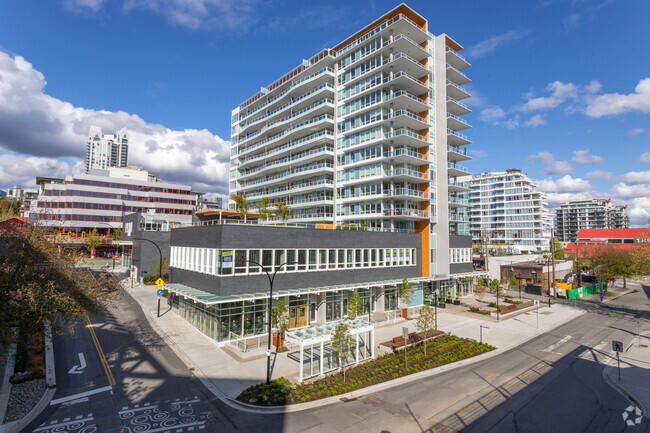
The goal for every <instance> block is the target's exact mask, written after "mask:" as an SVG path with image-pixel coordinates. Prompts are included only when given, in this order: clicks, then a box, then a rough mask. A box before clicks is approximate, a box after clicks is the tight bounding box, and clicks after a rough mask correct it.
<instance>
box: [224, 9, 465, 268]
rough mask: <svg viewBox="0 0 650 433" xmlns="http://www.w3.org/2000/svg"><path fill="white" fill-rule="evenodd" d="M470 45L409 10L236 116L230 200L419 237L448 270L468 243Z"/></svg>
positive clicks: (259, 96)
mask: <svg viewBox="0 0 650 433" xmlns="http://www.w3.org/2000/svg"><path fill="white" fill-rule="evenodd" d="M461 49H462V47H461V46H460V45H459V44H458V43H457V42H455V41H454V40H453V39H452V38H450V37H449V36H448V35H445V34H442V35H438V36H435V35H433V34H432V33H430V32H429V31H428V29H427V21H426V19H424V18H423V17H422V16H420V15H419V14H417V13H416V12H415V11H413V10H412V9H410V8H408V7H407V6H406V5H400V6H398V7H397V8H395V9H393V10H392V11H391V12H389V13H388V14H386V15H384V16H382V17H380V18H379V19H377V20H376V21H374V22H373V23H371V24H370V25H368V26H366V27H365V28H363V29H361V30H360V31H359V32H357V33H355V34H353V35H351V36H350V37H348V38H347V39H345V40H344V41H343V42H341V43H340V44H338V45H336V46H335V47H334V48H332V49H325V50H323V51H321V52H320V53H318V54H317V55H315V56H313V57H311V58H310V59H309V60H304V61H303V62H302V63H301V64H300V65H299V66H298V67H296V68H295V69H293V70H292V71H290V72H289V73H287V74H286V75H284V76H283V77H281V78H279V79H278V80H276V81H275V82H273V83H271V84H270V85H268V86H266V87H264V88H263V89H262V90H261V91H260V92H258V93H256V94H255V95H253V96H252V97H251V98H249V99H247V100H246V101H244V102H243V103H242V104H240V105H239V106H238V107H237V108H236V109H235V110H233V112H232V134H231V144H232V148H231V155H232V156H231V171H230V192H231V194H239V193H241V194H246V198H247V200H248V202H249V203H251V204H253V205H254V204H256V203H257V202H259V201H260V200H262V199H263V198H264V197H268V198H269V201H270V203H271V205H274V204H276V203H278V202H280V201H281V202H283V203H285V204H287V205H289V207H290V209H291V210H292V212H293V216H292V217H291V219H289V222H295V223H330V224H334V225H337V226H338V225H355V226H363V227H366V228H369V229H382V230H386V229H389V230H405V231H417V232H419V233H421V235H422V236H423V237H424V236H428V237H430V240H429V241H428V242H429V244H430V245H431V248H428V250H432V251H435V252H436V254H438V256H437V257H432V256H430V255H429V254H426V255H425V260H426V261H428V262H429V263H430V264H431V267H432V268H433V269H434V270H433V273H437V271H435V267H436V264H437V263H442V262H447V261H448V254H447V250H448V241H447V239H448V236H449V233H450V231H451V232H452V233H454V234H459V235H469V225H468V222H469V221H468V220H467V216H466V214H465V213H464V212H462V211H459V209H463V208H466V207H467V206H468V204H467V202H466V201H465V200H464V199H462V198H461V197H460V195H459V194H460V193H462V192H465V191H468V190H467V188H466V187H465V186H464V185H462V183H460V182H457V179H458V177H462V176H466V175H468V174H469V171H468V170H467V168H465V167H464V166H462V165H460V164H459V162H461V161H463V160H468V159H470V157H468V156H467V152H466V148H465V146H466V145H468V144H470V143H471V141H470V140H469V139H468V138H467V137H466V136H465V135H463V134H462V133H461V132H460V131H462V130H464V129H467V128H470V125H469V124H468V123H467V122H466V121H465V120H463V119H462V117H461V116H462V115H463V114H466V113H469V112H470V110H469V109H468V108H467V107H466V106H465V105H464V104H463V103H462V102H461V100H463V99H465V98H468V97H469V96H470V95H469V93H468V92H467V90H465V89H464V88H463V84H465V83H468V82H469V81H470V80H469V78H468V77H467V76H466V75H465V73H464V72H461V70H463V69H465V68H467V67H469V66H470V64H469V62H467V60H465V59H464V58H463V57H462V56H461V55H460V54H459V53H458V51H459V50H461ZM434 58H435V59H436V61H435V62H434ZM230 206H231V208H232V207H233V206H234V203H233V202H232V201H231V203H230ZM443 272H444V271H443Z"/></svg>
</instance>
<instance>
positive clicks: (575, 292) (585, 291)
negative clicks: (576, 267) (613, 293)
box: [556, 281, 605, 299]
mask: <svg viewBox="0 0 650 433" xmlns="http://www.w3.org/2000/svg"><path fill="white" fill-rule="evenodd" d="M560 286H561V285H560V284H558V285H557V290H556V292H557V296H558V297H559V298H566V299H580V298H584V297H585V296H589V295H592V294H594V293H602V292H603V289H604V287H605V283H604V282H602V281H601V282H599V283H594V284H589V285H588V286H582V287H578V288H576V289H563V288H562V287H560Z"/></svg>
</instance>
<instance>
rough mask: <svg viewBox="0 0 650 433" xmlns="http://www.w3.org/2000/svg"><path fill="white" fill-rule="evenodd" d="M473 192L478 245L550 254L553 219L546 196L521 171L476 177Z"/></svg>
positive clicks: (472, 216) (473, 225)
mask: <svg viewBox="0 0 650 433" xmlns="http://www.w3.org/2000/svg"><path fill="white" fill-rule="evenodd" d="M470 189H471V192H470V194H469V196H470V205H471V210H470V221H471V230H472V238H473V240H474V242H485V241H487V242H489V243H490V244H504V245H508V246H510V247H511V248H512V249H513V250H514V251H513V252H514V253H519V252H532V251H548V249H549V245H550V244H549V242H550V239H551V224H552V216H551V214H550V212H549V210H548V208H547V203H546V201H545V200H546V196H545V195H544V193H542V192H540V191H538V190H537V185H536V184H535V183H533V181H532V180H531V179H530V178H529V177H528V176H526V175H525V174H524V173H522V172H521V170H516V169H512V170H506V171H502V172H488V173H483V174H479V175H476V176H473V177H472V179H471V184H470Z"/></svg>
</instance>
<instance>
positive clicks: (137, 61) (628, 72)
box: [0, 0, 650, 225]
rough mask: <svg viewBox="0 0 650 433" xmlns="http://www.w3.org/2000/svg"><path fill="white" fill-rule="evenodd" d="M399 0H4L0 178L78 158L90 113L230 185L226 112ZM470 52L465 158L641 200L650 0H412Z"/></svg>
mask: <svg viewBox="0 0 650 433" xmlns="http://www.w3.org/2000/svg"><path fill="white" fill-rule="evenodd" d="M397 4H399V3H397V2H388V1H378V2H372V3H370V2H366V1H363V2H354V1H328V2H316V1H314V2H304V1H277V2H269V1H264V2H263V1H257V0H243V1H242V0H240V1H237V2H234V1H232V2H231V1H224V0H55V1H47V2H43V1H35V0H34V1H33V0H4V1H2V2H0V17H1V18H0V23H1V25H0V188H2V187H7V186H11V185H13V184H23V185H24V186H26V187H30V186H33V179H34V177H35V176H37V175H50V176H62V175H64V174H66V173H69V172H71V171H81V170H82V162H83V157H84V154H85V144H84V141H85V137H86V135H87V132H88V127H89V126H90V124H91V123H94V124H99V125H100V126H102V127H103V128H104V129H105V130H107V131H113V130H118V129H121V128H122V127H126V128H127V129H129V130H130V131H132V140H131V148H130V162H132V163H137V164H141V165H144V166H145V167H146V168H148V169H149V170H150V171H152V172H154V173H156V174H159V175H160V176H162V177H163V178H164V179H165V180H168V181H176V182H184V183H189V184H192V185H193V186H195V188H197V189H198V190H201V191H205V192H213V193H217V194H221V195H224V194H226V193H227V182H226V180H227V175H228V154H229V148H228V146H229V143H228V140H229V135H230V112H231V110H232V109H233V108H234V107H236V106H237V105H238V104H239V103H241V102H242V101H243V100H245V99H246V98H248V97H249V96H251V95H252V94H253V93H255V92H256V91H258V90H259V88H260V87H261V86H263V85H266V84H269V83H270V82H272V81H273V80H275V79H276V78H278V77H279V76H281V75H282V74H284V73H286V72H287V71H289V70H290V69H292V68H293V67H295V66H297V65H298V64H299V63H300V62H301V60H302V59H303V58H308V57H310V56H312V55H314V54H315V53H317V52H318V51H320V50H321V49H322V48H326V47H331V46H334V45H336V44H337V43H338V42H340V41H341V40H342V39H344V38H345V37H347V36H348V35H349V34H351V33H353V32H354V31H356V30H358V29H359V28H361V27H363V26H364V25H366V24H367V23H369V22H370V21H372V20H373V19H375V18H376V17H378V16H379V15H381V14H383V13H385V12H387V11H388V10H390V9H392V8H393V7H395V6H396V5H397ZM407 4H408V5H409V6H411V7H412V8H414V9H415V10H416V11H418V12H419V13H420V14H422V15H423V16H424V17H426V18H427V19H428V20H429V30H430V31H431V32H432V33H434V34H440V33H447V34H449V35H450V36H451V37H452V38H454V39H455V40H456V41H458V42H459V43H460V44H461V45H463V46H464V47H465V49H464V50H463V51H462V54H463V55H464V56H465V57H466V58H467V59H468V60H469V61H470V62H471V63H472V67H470V68H469V69H468V70H466V71H465V72H466V73H467V75H468V76H469V77H470V78H471V79H472V83H470V84H469V85H468V86H469V89H470V92H471V93H472V95H473V97H472V98H471V99H470V100H467V103H468V105H470V106H471V108H472V110H473V113H471V114H469V115H467V116H466V118H467V120H468V121H469V122H470V124H472V126H473V129H471V130H468V131H467V135H468V136H469V137H470V139H472V141H473V142H474V143H473V144H472V145H471V146H470V149H471V152H472V154H473V155H474V156H475V160H473V161H470V162H468V163H467V165H468V166H469V168H470V169H471V170H472V171H473V172H474V173H480V172H484V171H500V170H504V169H507V168H521V169H523V170H524V171H525V172H526V173H527V174H528V175H530V176H531V177H532V178H533V179H535V180H537V181H538V183H539V186H540V189H542V190H544V191H546V192H547V193H548V195H549V202H550V204H551V205H552V206H555V205H557V203H560V202H563V201H565V200H567V199H575V198H588V197H604V198H610V197H611V198H612V200H613V202H614V203H615V204H628V205H629V207H628V212H629V213H630V215H631V217H632V219H633V222H634V223H635V224H643V225H645V224H646V223H647V221H648V217H650V55H648V53H650V32H648V30H647V23H648V22H650V2H647V1H644V0H628V1H624V0H618V1H615V0H611V1H607V0H593V1H580V0H566V1H565V0H539V1H533V0H531V1H525V2H522V1H508V2H506V1H500V2H486V1H458V0H457V1H454V2H438V1H436V2H432V1H412V2H408V3H407Z"/></svg>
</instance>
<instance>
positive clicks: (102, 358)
mask: <svg viewBox="0 0 650 433" xmlns="http://www.w3.org/2000/svg"><path fill="white" fill-rule="evenodd" d="M86 323H87V324H88V326H87V328H88V331H90V336H91V338H92V339H93V343H95V348H96V349H97V354H98V355H99V360H100V362H101V364H102V367H104V372H105V373H106V377H107V378H108V383H109V385H111V386H113V385H115V378H114V377H113V373H112V372H111V368H110V367H109V366H108V361H106V356H104V351H103V350H102V346H101V345H100V344H99V339H98V338H97V335H96V334H95V330H94V329H93V324H92V323H91V322H90V318H89V317H88V314H86Z"/></svg>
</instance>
